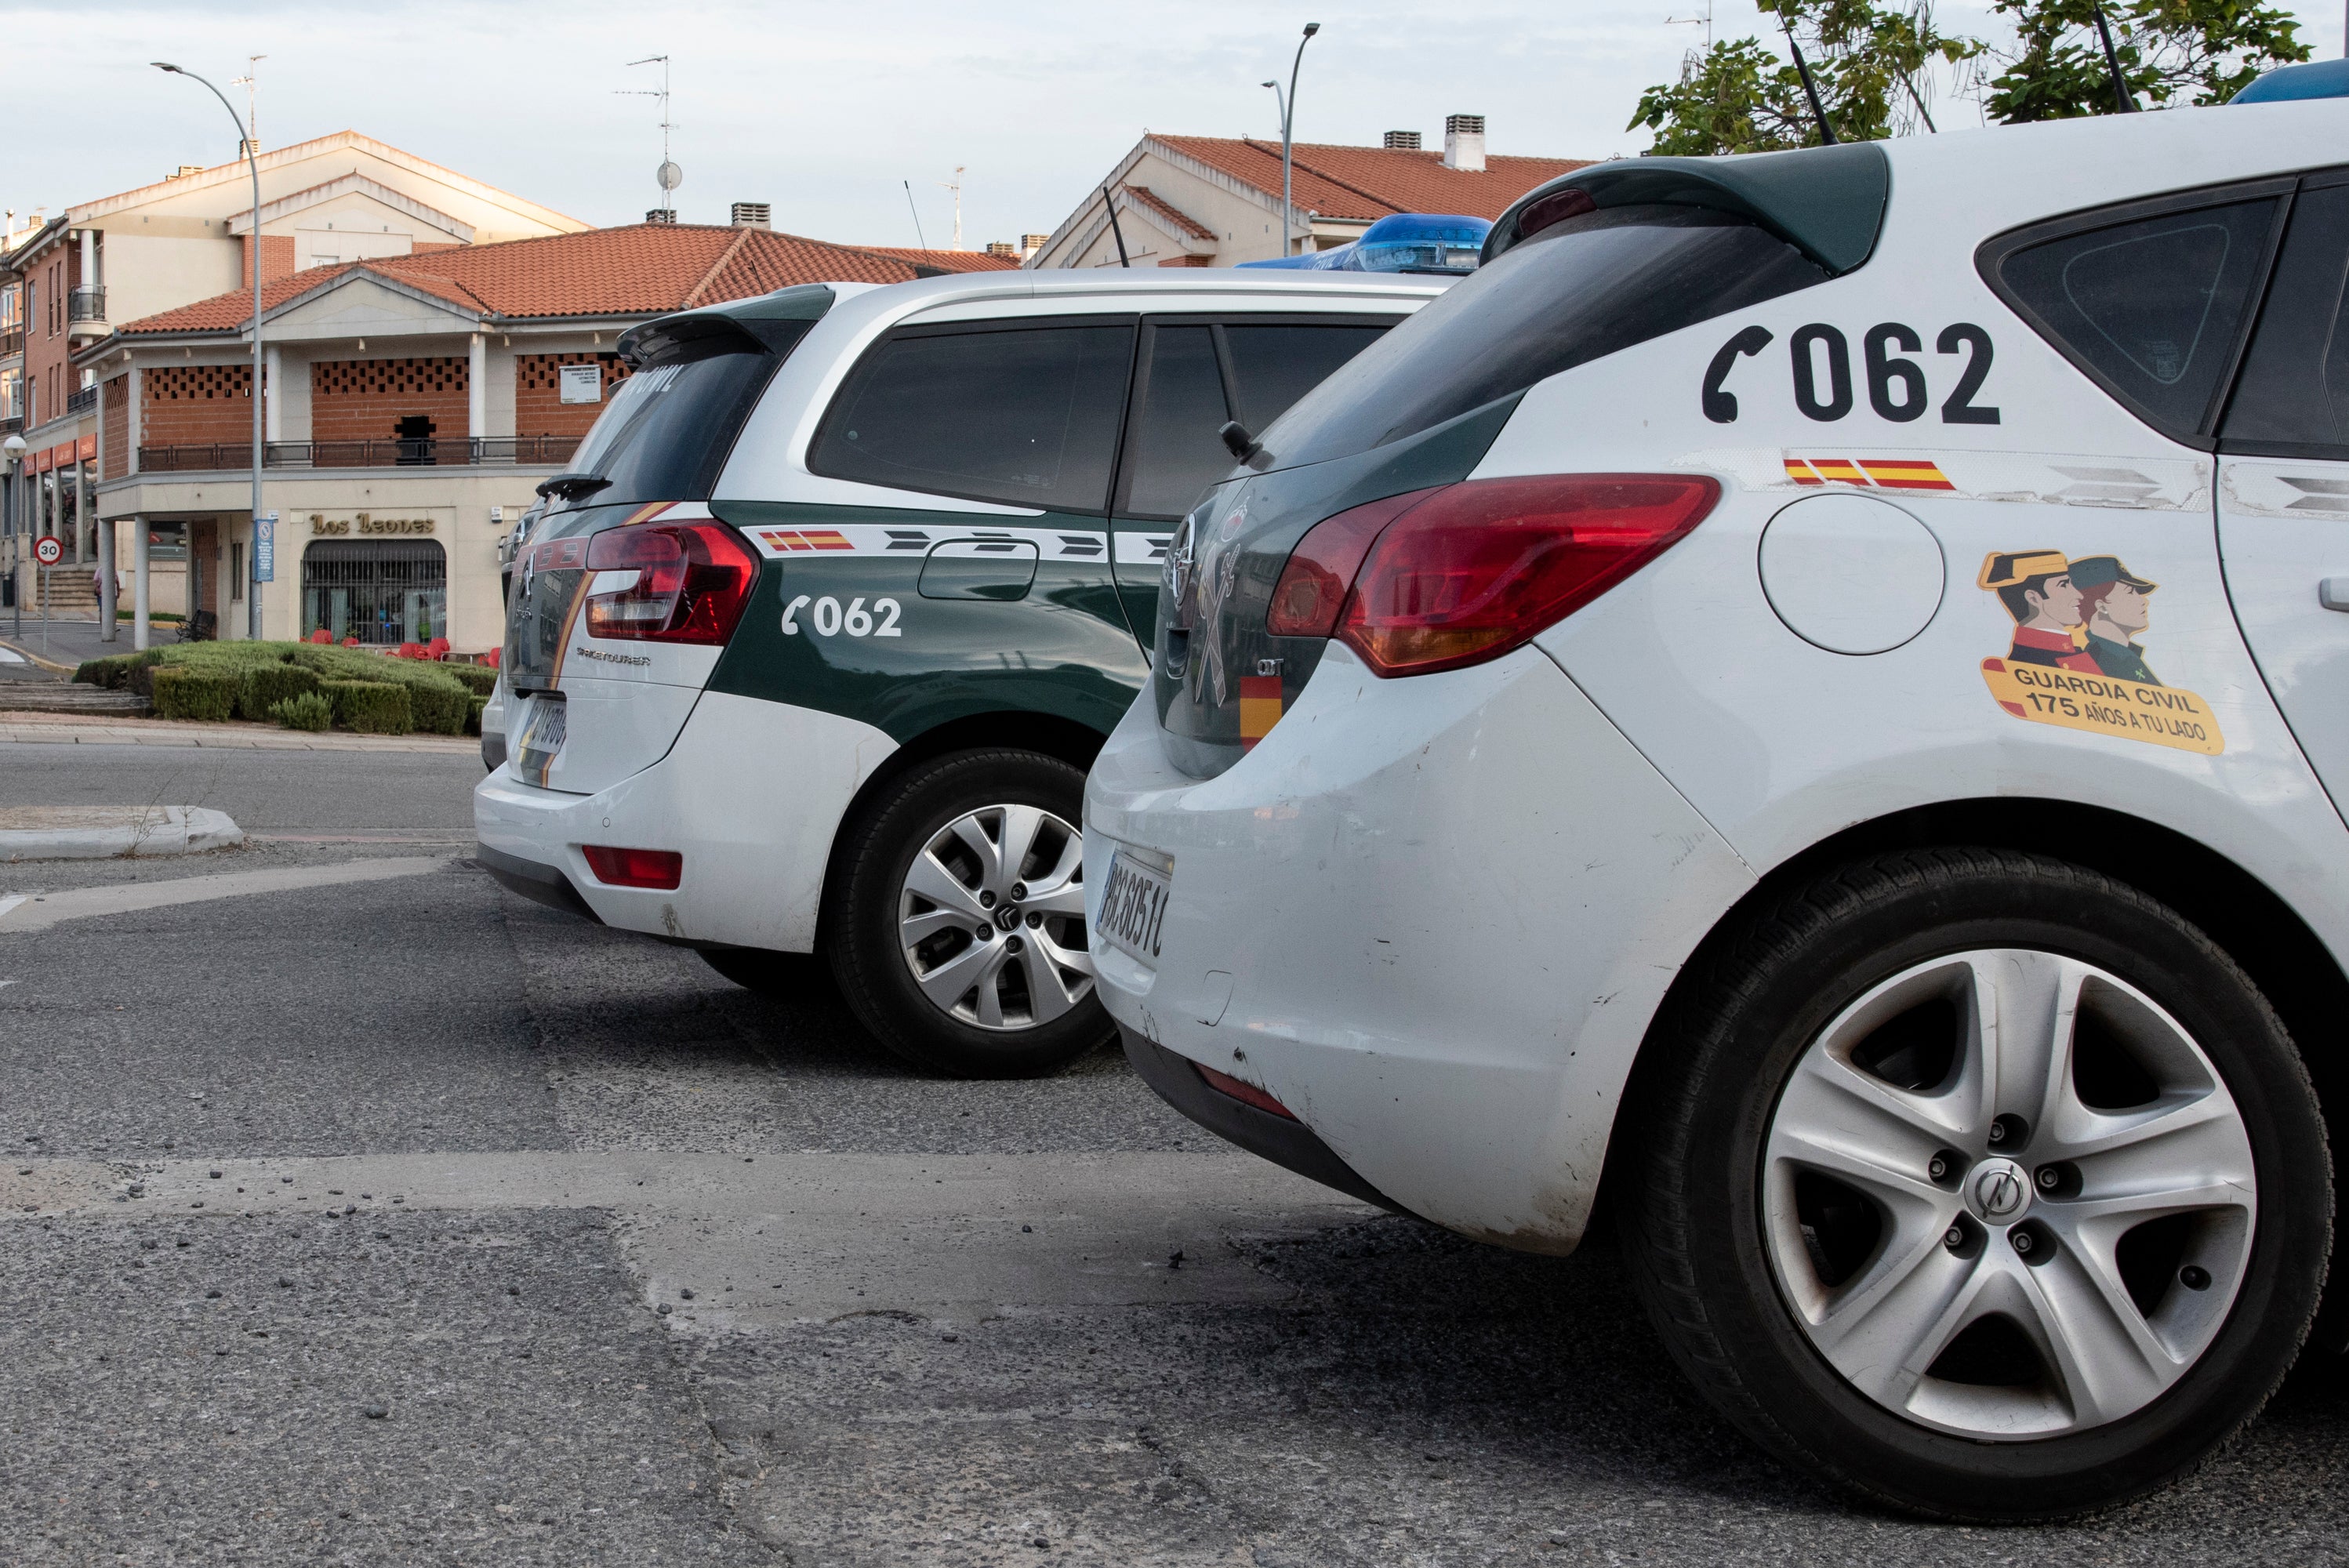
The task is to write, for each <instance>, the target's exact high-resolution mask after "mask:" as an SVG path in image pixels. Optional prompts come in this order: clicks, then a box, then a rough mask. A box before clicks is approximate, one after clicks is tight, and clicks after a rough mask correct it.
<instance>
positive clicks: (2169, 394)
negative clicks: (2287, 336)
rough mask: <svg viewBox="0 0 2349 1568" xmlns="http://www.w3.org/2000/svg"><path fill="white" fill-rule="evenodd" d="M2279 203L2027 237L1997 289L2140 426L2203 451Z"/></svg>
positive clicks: (2000, 269)
mask: <svg viewBox="0 0 2349 1568" xmlns="http://www.w3.org/2000/svg"><path fill="white" fill-rule="evenodd" d="M2281 204H2282V199H2281V197H2280V196H2263V197H2261V198H2260V199H2257V200H2251V201H2230V202H2226V203H2222V204H2213V205H2210V206H2203V207H2196V208H2192V209H2189V210H2187V211H2168V212H2160V213H2157V214H2154V215H2151V216H2147V217H2141V218H2137V219H2135V220H2133V221H2125V222H2115V223H2107V224H2103V225H2099V226H2096V227H2093V228H2087V229H2077V228H2075V229H2074V232H2068V233H2064V234H2063V235H2061V236H2060V237H2057V238H2053V239H2049V240H2045V241H2043V242H2036V243H2033V242H2029V238H2028V236H2027V235H2026V236H2024V237H2023V239H2024V242H2023V243H2021V244H2019V245H2017V244H2012V243H2010V244H2009V245H2008V246H2006V247H2003V253H2002V255H2000V256H1999V257H1998V258H1997V261H1996V263H1995V272H1994V275H1993V277H1992V281H1993V282H1994V283H1995V284H1998V285H1999V290H2000V293H2002V294H2004V295H2005V296H2006V299H2007V302H2008V303H2009V304H2013V306H2015V308H2016V309H2017V310H2018V311H2019V312H2021V314H2022V315H2023V316H2024V317H2025V318H2026V319H2028V320H2030V321H2031V323H2032V325H2033V326H2035V327H2037V328H2038V329H2039V331H2040V333H2041V334H2042V335H2044V336H2045V337H2047V338H2048V339H2049V340H2050V341H2051V342H2053V343H2054V345H2055V346H2057V347H2058V348H2061V349H2062V350H2063V351H2064V354H2065V356H2068V357H2069V358H2070V359H2071V360H2072V362H2073V363H2074V364H2075V365H2077V366H2080V367H2081V368H2082V369H2084V370H2085V371H2087V372H2088V373H2089V374H2090V375H2091V376H2093V377H2095V379H2096V380H2098V381H2099V382H2101V383H2103V384H2104V386H2105V387H2106V389H2107V390H2109V391H2110V392H2112V393H2113V395H2114V396H2115V397H2118V398H2119V399H2120V400H2121V401H2122V402H2123V403H2124V404H2127V406H2128V407H2130V408H2131V409H2132V410H2133V411H2134V412H2136V414H2137V416H2138V417H2139V418H2143V419H2144V420H2145V421H2146V422H2147V423H2148V424H2150V425H2152V426H2153V427H2154V428H2157V429H2158V430H2160V431H2161V432H2162V433H2163V434H2165V435H2168V436H2169V437H2171V438H2175V439H2178V440H2183V441H2189V442H2193V443H2195V444H2197V445H2204V444H2207V442H2205V441H2204V440H2203V436H2204V433H2205V432H2206V431H2207V430H2208V429H2209V424H2210V419H2211V416H2212V414H2213V412H2214V410H2213V408H2212V404H2213V402H2214V400H2215V399H2216V398H2217V397H2218V396H2219V394H2220V391H2221V389H2222V388H2223V387H2225V385H2226V382H2227V377H2228V373H2229V372H2230V370H2231V369H2232V368H2233V366H2234V359H2235V352H2236V347H2237V346H2238V345H2239V344H2240V342H2241V340H2242V334H2243V330H2244V328H2245V326H2246V325H2248V322H2249V318H2250V315H2251V308H2252V305H2253V304H2254V302H2255V301H2256V300H2257V298H2258V290H2259V287H2260V283H2261V277H2262V275H2263V273H2264V272H2265V268H2266V262H2267V253H2268V249H2269V245H2270V242H2271V237H2272V235H2273V233H2274V230H2275V218H2276V212H2277V210H2278V208H2279V207H2280V206H2281ZM2067 226H2068V225H2067ZM1993 243H1996V242H1993Z"/></svg>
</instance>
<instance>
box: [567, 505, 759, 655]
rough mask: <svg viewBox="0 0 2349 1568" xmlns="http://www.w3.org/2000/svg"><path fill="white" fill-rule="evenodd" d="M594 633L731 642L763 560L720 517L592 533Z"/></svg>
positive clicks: (590, 621) (589, 610)
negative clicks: (717, 519) (751, 585)
mask: <svg viewBox="0 0 2349 1568" xmlns="http://www.w3.org/2000/svg"><path fill="white" fill-rule="evenodd" d="M587 570H588V572H589V573H591V575H590V576H589V578H588V579H587V605H586V621H587V634H588V635H589V636H591V637H625V638H633V639H636V640H637V641H639V642H648V643H707V644H717V645H723V644H724V643H725V641H726V639H727V638H729V637H730V636H732V635H733V634H734V627H735V624H736V623H738V622H740V620H741V619H742V607H743V606H744V605H745V604H747V603H750V584H751V583H753V582H754V581H756V580H757V578H758V575H759V567H758V562H756V561H755V560H753V559H752V557H751V554H750V551H749V550H748V549H746V548H745V547H744V546H743V544H742V542H741V541H740V540H739V539H737V538H735V537H734V532H733V531H732V530H731V529H730V528H728V527H727V526H726V525H725V524H724V523H720V522H642V523H637V524H636V525H635V526H634V527H630V528H610V529H605V531H603V532H601V533H599V534H596V535H595V537H594V538H593V539H591V540H590V541H588V544H587Z"/></svg>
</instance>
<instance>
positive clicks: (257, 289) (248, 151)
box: [138, 60, 267, 641]
mask: <svg viewBox="0 0 2349 1568" xmlns="http://www.w3.org/2000/svg"><path fill="white" fill-rule="evenodd" d="M148 63H149V64H150V65H151V66H153V67H155V68H156V69H157V70H159V71H169V72H171V75H173V76H175V77H187V78H188V79H189V80H190V81H191V82H203V84H204V87H205V88H206V89H207V90H208V91H210V92H211V94H212V97H214V98H218V99H220V103H221V108H224V109H226V110H228V118H229V119H230V120H231V121H233V122H235V123H236V127H237V129H239V130H246V128H245V126H244V125H243V122H242V121H238V120H237V118H236V106H235V105H234V104H233V103H231V102H229V101H228V95H227V94H226V93H224V92H222V91H221V90H220V88H216V87H213V86H212V83H210V82H209V81H204V78H203V77H200V76H198V75H196V73H195V72H193V71H183V70H181V68H180V67H177V66H174V65H168V64H166V63H165V62H163V61H161V60H150V61H149V62H148ZM244 166H245V168H246V169H247V170H249V171H250V172H251V173H252V175H253V532H252V535H251V542H250V543H249V544H248V546H247V548H246V550H245V552H244V573H245V594H244V604H245V612H246V626H245V635H247V636H249V637H252V638H254V640H255V641H258V640H259V639H260V636H261V531H262V526H263V523H262V511H261V456H262V454H261V432H262V422H261V421H262V404H261V400H262V398H263V397H264V396H265V395H266V393H267V388H266V387H264V386H263V385H262V357H261V163H260V160H259V159H258V158H256V157H255V155H254V146H253V139H252V134H251V132H250V131H247V132H246V137H245V143H244ZM138 526H139V527H140V528H141V529H142V530H143V529H144V528H145V527H146V524H145V522H144V521H141V522H140V523H139V525H138ZM189 614H194V609H193V607H192V606H191V607H190V610H189Z"/></svg>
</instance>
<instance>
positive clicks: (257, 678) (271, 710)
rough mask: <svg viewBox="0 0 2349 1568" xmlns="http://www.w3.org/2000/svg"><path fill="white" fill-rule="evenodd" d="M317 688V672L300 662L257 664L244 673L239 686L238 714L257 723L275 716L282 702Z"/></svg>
mask: <svg viewBox="0 0 2349 1568" xmlns="http://www.w3.org/2000/svg"><path fill="white" fill-rule="evenodd" d="M317 689H318V676H317V675H316V672H315V671H311V670H305V669H304V668H302V667H301V666H300V665H282V664H271V665H254V667H253V668H251V669H249V670H247V671H245V672H244V681H243V685H242V686H239V687H238V688H237V698H236V711H237V717H240V718H249V719H252V720H254V722H256V723H258V722H260V721H261V720H263V719H266V718H273V717H276V713H277V708H278V705H279V704H281V703H284V702H286V701H289V700H290V699H292V698H294V697H297V696H305V694H308V693H311V692H315V691H316V690H317ZM300 727H301V726H299V725H296V726H295V728H297V729H298V728H300ZM321 727H322V728H323V726H321Z"/></svg>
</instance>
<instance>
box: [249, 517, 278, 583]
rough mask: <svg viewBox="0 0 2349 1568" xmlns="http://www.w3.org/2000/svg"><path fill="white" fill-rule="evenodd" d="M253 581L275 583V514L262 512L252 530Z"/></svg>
mask: <svg viewBox="0 0 2349 1568" xmlns="http://www.w3.org/2000/svg"><path fill="white" fill-rule="evenodd" d="M253 580H254V582H255V583H274V582H276V581H277V514H276V513H275V512H274V511H264V512H263V513H262V514H261V518H260V521H258V522H257V523H256V524H255V525H254V530H253Z"/></svg>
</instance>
